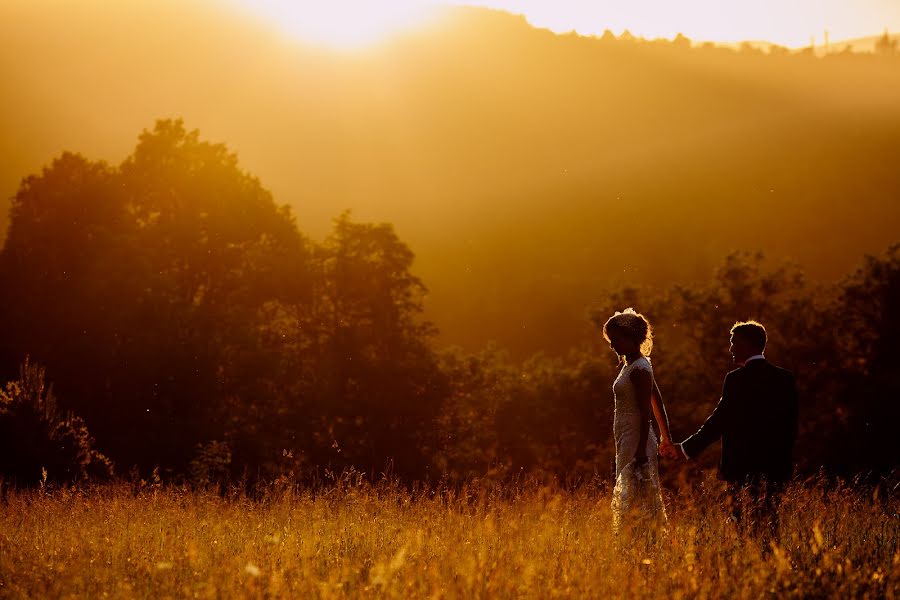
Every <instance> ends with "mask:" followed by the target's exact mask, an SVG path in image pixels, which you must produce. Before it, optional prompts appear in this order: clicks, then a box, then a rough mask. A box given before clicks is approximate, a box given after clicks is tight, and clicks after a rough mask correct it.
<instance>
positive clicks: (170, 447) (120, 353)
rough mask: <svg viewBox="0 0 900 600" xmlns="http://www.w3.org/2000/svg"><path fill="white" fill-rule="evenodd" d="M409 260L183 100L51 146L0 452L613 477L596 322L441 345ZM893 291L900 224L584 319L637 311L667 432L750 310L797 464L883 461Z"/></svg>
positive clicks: (226, 472) (47, 465)
mask: <svg viewBox="0 0 900 600" xmlns="http://www.w3.org/2000/svg"><path fill="white" fill-rule="evenodd" d="M413 261H414V254H413V252H412V250H411V249H410V248H409V247H408V246H407V245H406V244H404V242H403V241H402V240H400V239H399V238H398V236H397V234H396V233H395V231H394V229H393V227H392V226H391V225H389V224H373V223H362V222H357V221H355V220H354V219H353V218H352V215H350V214H347V213H345V214H342V215H340V216H338V217H337V218H336V219H335V220H334V223H333V227H332V230H331V232H330V234H329V235H328V236H327V237H325V239H323V240H321V241H316V240H313V239H311V238H310V237H308V236H307V235H304V233H303V232H302V231H301V230H300V228H299V227H298V224H297V222H296V220H295V218H294V216H293V214H292V212H291V210H290V209H289V208H288V207H287V206H285V205H279V204H277V203H276V202H275V200H274V199H273V197H272V195H271V194H270V193H269V192H267V191H266V189H265V188H264V187H263V186H262V185H261V183H260V182H259V180H258V179H256V178H255V177H253V176H252V175H251V174H249V173H246V172H244V171H242V170H241V168H240V167H239V165H238V161H237V157H236V155H234V154H233V153H232V152H230V151H229V150H228V148H227V147H226V146H224V145H222V144H213V143H209V142H206V141H204V140H202V139H201V138H200V135H199V133H198V132H197V131H189V130H187V129H186V128H185V126H184V124H183V123H182V122H181V121H178V120H164V121H159V122H157V123H156V125H155V127H154V128H153V129H152V130H149V131H145V132H144V133H143V134H142V135H141V136H140V138H139V141H138V144H137V146H136V147H135V149H134V151H133V152H132V153H131V154H130V155H129V156H128V157H127V158H126V159H125V160H124V161H123V162H122V163H121V164H119V165H117V166H112V165H108V164H105V163H103V162H96V161H91V160H88V159H86V158H84V157H83V156H80V155H78V154H72V153H65V154H63V155H62V156H60V157H59V158H57V159H56V160H54V161H53V162H52V164H51V165H49V166H48V167H46V168H45V169H44V170H43V172H41V173H40V174H37V175H32V176H29V177H27V178H25V179H24V180H23V181H22V184H21V186H20V188H19V190H18V192H17V194H16V196H15V198H14V199H13V202H12V206H11V209H10V221H9V230H8V235H7V238H6V243H5V246H4V247H3V250H2V253H0V282H2V284H3V285H2V292H0V369H2V372H0V376H2V378H3V380H5V381H7V382H9V383H8V384H7V385H6V387H5V389H4V391H3V392H0V432H2V434H3V435H0V446H2V447H0V457H2V458H0V468H2V475H3V476H4V477H6V478H7V479H10V480H14V481H16V482H19V483H22V484H34V483H36V482H38V481H40V480H41V479H42V478H43V479H46V478H48V477H49V478H50V479H56V480H63V481H71V480H79V479H85V478H90V477H98V476H105V475H109V474H112V473H117V474H119V475H126V474H128V473H129V472H132V471H135V470H136V472H138V473H142V474H146V473H149V472H151V471H152V470H153V469H155V468H159V469H160V470H161V471H162V472H163V473H166V474H167V475H168V476H170V477H184V478H189V479H192V480H195V481H200V482H209V481H224V480H229V479H233V478H245V479H249V480H253V481H259V480H271V479H274V478H277V477H291V478H295V479H297V480H303V479H306V478H310V477H315V476H321V474H322V473H324V472H326V471H329V470H330V471H341V470H343V469H346V468H349V467H353V468H356V469H359V470H360V471H362V472H365V473H369V474H372V475H373V476H377V475H379V474H381V473H384V472H387V471H390V472H392V473H394V474H395V475H397V476H399V477H401V478H403V479H405V480H409V481H412V480H438V479H443V478H450V479H454V480H464V479H470V478H473V477H479V478H485V477H488V478H493V477H496V478H502V477H506V476H510V475H513V474H517V473H523V472H527V473H531V474H540V475H542V476H546V477H553V478H559V479H562V478H569V477H590V476H593V475H595V474H598V473H599V474H600V475H603V476H606V475H609V473H610V472H611V463H612V460H613V455H614V452H613V448H612V441H611V435H612V433H611V432H612V393H611V389H610V386H611V384H612V380H613V379H614V376H615V372H616V369H617V366H616V361H615V357H614V356H613V355H612V353H611V351H609V350H608V349H606V348H605V347H604V346H603V345H602V344H601V342H600V336H599V332H598V335H597V343H596V344H591V345H585V346H582V347H576V348H572V349H571V351H570V352H569V354H568V355H566V356H565V357H556V358H551V357H548V356H543V355H537V356H534V357H533V358H531V359H529V360H527V361H524V362H521V363H518V362H514V361H512V360H510V358H509V357H508V355H506V354H505V352H504V351H503V349H502V348H499V347H497V346H495V345H489V346H487V347H485V348H484V349H483V350H481V351H479V352H475V353H471V352H463V351H461V350H459V349H452V348H451V349H438V348H436V344H435V342H434V339H435V334H436V328H435V326H434V325H433V324H432V323H430V322H428V320H427V319H426V318H425V315H424V313H423V300H424V298H425V295H426V294H427V288H426V286H425V284H424V283H423V281H421V280H420V279H419V278H418V277H416V276H415V274H414V269H413ZM497 277H498V278H500V277H502V273H497ZM898 300H900V245H895V246H893V247H891V248H889V249H888V250H887V251H886V252H885V253H884V254H883V255H880V256H877V257H868V258H866V259H865V261H864V262H863V264H862V265H861V266H860V267H859V268H858V270H857V271H855V272H854V273H852V274H851V275H849V276H848V277H847V278H845V279H844V280H843V281H841V282H839V283H838V284H834V285H830V286H824V285H811V284H809V283H808V282H807V281H806V280H805V279H804V277H803V274H802V272H800V271H799V269H798V268H796V267H792V266H790V265H771V264H769V262H767V261H766V260H765V259H764V258H763V257H762V256H761V255H758V254H733V255H731V256H728V257H727V259H726V260H725V262H724V263H723V265H722V266H721V268H720V269H719V270H718V271H717V272H716V273H715V274H714V276H713V277H712V278H711V279H710V280H709V281H708V282H707V283H706V284H704V285H697V286H691V287H680V286H672V287H670V288H667V289H643V288H635V287H632V288H627V287H626V288H620V289H617V290H610V293H609V295H608V296H606V297H605V298H604V300H603V301H602V303H601V304H599V305H594V306H592V307H590V308H589V310H588V311H587V312H586V317H585V318H591V319H593V320H594V321H595V322H597V323H598V324H599V323H602V321H603V320H605V318H606V317H607V316H608V315H609V314H611V313H612V311H613V310H616V309H621V308H624V307H625V306H632V305H633V306H635V307H637V308H639V310H641V311H642V312H644V314H647V315H648V316H649V317H650V318H651V320H652V321H653V322H654V324H655V326H656V335H657V341H656V345H655V349H654V354H653V359H654V365H655V370H656V371H657V375H658V378H659V384H660V387H661V388H662V390H663V393H664V394H665V395H666V397H667V399H668V405H669V410H670V416H671V418H672V421H673V425H674V427H675V431H676V432H679V431H680V433H681V434H682V435H684V434H688V433H690V432H691V431H692V430H693V428H695V427H696V426H698V425H699V424H700V422H702V419H703V418H704V417H705V415H706V414H708V412H709V411H710V410H711V408H712V406H713V405H714V403H715V401H716V400H717V393H718V389H717V387H718V385H719V382H720V381H721V378H722V376H723V375H724V373H725V372H726V371H727V370H728V369H729V368H730V367H729V357H728V354H727V337H728V329H729V327H730V325H731V323H732V322H734V321H735V320H738V319H746V318H757V319H759V320H761V321H763V322H764V323H765V324H766V325H767V326H768V327H769V328H770V340H771V341H770V349H769V355H770V356H771V358H772V359H773V360H775V362H777V363H779V364H782V365H784V366H785V367H788V368H791V369H792V370H794V371H795V373H796V374H797V376H798V381H799V382H800V385H801V395H802V399H803V400H802V408H801V413H802V414H801V417H802V419H801V421H802V422H801V438H800V443H799V447H798V456H799V457H800V458H801V460H800V464H801V467H802V468H803V469H805V470H807V471H811V470H816V469H818V468H819V467H822V466H824V467H826V468H827V469H829V470H831V471H834V472H839V473H852V472H855V471H859V470H863V469H865V470H872V471H875V472H884V471H886V470H889V469H890V468H892V467H894V466H896V465H897V464H898V462H900V460H898V458H900V457H898V451H897V448H896V444H895V443H894V442H893V437H892V424H893V423H896V422H897V418H898V416H900V414H898V402H897V399H898V395H900V380H898V373H897V369H896V365H897V364H900V362H898V350H897V348H896V345H895V344H894V343H893V340H895V339H897V335H898V334H900V331H898V329H900V326H898V320H897V318H896V316H895V314H894V313H893V312H892V310H891V309H892V308H893V307H896V306H900V302H898ZM521 302H522V303H523V304H524V305H526V306H527V303H528V298H521ZM51 384H52V385H51ZM711 458H712V457H707V460H710V459H711Z"/></svg>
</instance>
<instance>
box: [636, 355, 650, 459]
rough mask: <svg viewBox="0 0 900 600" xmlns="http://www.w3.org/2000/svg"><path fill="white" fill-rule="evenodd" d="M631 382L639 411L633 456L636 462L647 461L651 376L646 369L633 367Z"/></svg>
mask: <svg viewBox="0 0 900 600" xmlns="http://www.w3.org/2000/svg"><path fill="white" fill-rule="evenodd" d="M631 383H632V385H634V394H635V401H636V402H637V407H638V411H639V412H640V415H641V417H640V424H641V429H640V437H639V438H638V447H637V452H636V453H635V455H634V458H635V459H636V460H637V462H638V463H645V462H647V437H648V436H649V435H650V413H651V408H650V405H651V402H652V400H651V398H652V396H653V377H652V376H651V375H650V373H648V372H647V371H644V370H642V369H635V370H634V371H632V372H631Z"/></svg>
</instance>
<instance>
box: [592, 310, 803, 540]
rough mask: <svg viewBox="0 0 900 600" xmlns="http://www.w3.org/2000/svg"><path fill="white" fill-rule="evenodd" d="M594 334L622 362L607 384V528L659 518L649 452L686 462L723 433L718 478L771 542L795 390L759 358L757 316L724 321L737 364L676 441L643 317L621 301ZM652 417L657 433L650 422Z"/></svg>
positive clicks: (737, 516)
mask: <svg viewBox="0 0 900 600" xmlns="http://www.w3.org/2000/svg"><path fill="white" fill-rule="evenodd" d="M603 337H604V338H605V339H606V340H607V341H608V342H609V344H610V347H611V348H612V349H613V350H614V351H615V352H616V354H618V355H619V357H620V358H621V359H622V361H623V365H622V369H621V371H620V372H619V375H618V377H616V380H615V382H614V383H613V395H614V398H615V413H614V414H615V417H614V421H613V437H614V439H615V444H616V483H615V487H614V489H613V498H612V508H613V527H614V530H615V531H616V533H619V532H620V531H621V530H622V528H623V526H625V525H630V526H635V525H639V524H640V525H642V526H643V525H646V526H647V527H653V526H659V525H664V524H665V521H666V515H665V508H664V507H663V503H662V496H661V494H660V487H659V471H658V463H657V455H659V456H662V457H664V458H666V459H670V460H691V459H693V458H694V457H696V456H697V455H699V454H700V453H701V452H702V451H703V450H704V449H705V448H706V447H707V446H709V445H711V444H712V443H713V442H716V441H718V440H720V439H721V440H722V455H721V459H720V461H719V471H718V475H719V478H720V479H722V480H724V481H725V482H726V483H727V485H728V490H729V495H730V496H731V497H732V502H731V514H732V518H733V519H734V520H735V521H736V522H737V523H738V524H739V525H740V526H741V527H742V528H744V529H747V530H749V531H751V532H754V533H758V534H760V535H761V536H762V537H763V541H764V542H768V541H771V538H772V536H773V535H774V534H775V532H776V530H777V527H778V520H777V511H776V508H777V502H778V496H779V494H780V490H781V487H782V486H783V484H784V483H785V482H787V481H788V480H789V479H790V477H791V475H792V472H793V461H792V451H793V447H794V441H795V439H796V437H797V418H798V417H797V413H798V398H797V387H796V383H795V381H794V376H793V375H792V374H791V373H790V372H789V371H786V370H784V369H781V368H779V367H776V366H775V365H773V364H772V363H770V362H769V361H767V360H766V358H765V356H764V355H763V352H764V350H765V347H766V330H765V328H764V327H763V326H762V324H760V323H758V322H756V321H746V322H740V323H736V324H735V325H734V326H733V327H732V328H731V356H732V359H733V360H734V363H735V364H736V365H737V368H736V369H735V370H733V371H731V372H729V373H728V374H727V375H726V376H725V383H724V384H723V386H722V397H721V399H720V400H719V403H718V405H717V406H716V408H715V410H713V412H712V414H711V415H709V417H708V418H707V419H706V422H705V423H704V424H703V426H702V427H700V429H699V430H698V431H697V432H696V433H695V434H694V435H692V436H690V437H688V438H687V439H685V440H684V441H682V442H680V443H674V442H673V441H672V439H671V436H670V434H669V422H668V417H667V416H666V409H665V405H664V404H663V399H662V394H661V393H660V391H659V387H658V386H657V385H656V380H655V379H654V377H653V367H652V365H651V364H650V359H649V356H650V350H651V348H652V346H653V334H652V330H651V327H650V323H649V321H647V319H646V318H645V317H644V316H643V315H641V314H639V313H637V312H635V311H634V309H631V308H629V309H626V310H625V311H623V312H617V313H616V314H615V315H613V316H612V317H610V319H609V320H608V321H606V324H605V325H604V326H603ZM651 420H653V421H656V424H657V427H658V428H659V436H660V439H659V441H657V439H656V433H655V432H654V430H653V427H652V426H651V423H650V422H651Z"/></svg>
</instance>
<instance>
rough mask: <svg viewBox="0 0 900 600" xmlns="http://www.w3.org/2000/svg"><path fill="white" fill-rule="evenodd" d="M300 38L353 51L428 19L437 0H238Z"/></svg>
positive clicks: (243, 5) (240, 3) (251, 10)
mask: <svg viewBox="0 0 900 600" xmlns="http://www.w3.org/2000/svg"><path fill="white" fill-rule="evenodd" d="M235 1H236V2H238V4H239V5H240V6H241V7H243V8H245V9H246V10H248V11H250V12H252V13H253V14H256V15H258V16H260V17H262V18H264V19H266V20H268V21H270V22H271V23H273V24H275V25H276V26H278V27H279V28H281V29H282V30H283V31H284V32H285V33H287V34H289V35H292V36H295V37H297V38H298V39H299V40H301V41H304V42H308V43H313V44H318V45H322V46H328V47H331V48H335V49H343V50H347V49H349V50H352V49H360V48H365V47H368V46H371V45H373V44H377V43H379V42H381V41H384V40H385V39H387V38H389V37H390V36H392V35H394V34H397V33H400V32H402V31H406V30H410V29H414V28H415V27H417V26H420V25H422V24H424V23H425V22H427V21H428V20H429V18H430V17H431V16H432V13H433V9H434V8H435V6H436V2H434V0H390V1H389V2H380V1H373V0H327V1H321V0H299V1H296V0H295V1H291V0H235Z"/></svg>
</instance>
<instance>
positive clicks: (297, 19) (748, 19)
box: [230, 0, 900, 50]
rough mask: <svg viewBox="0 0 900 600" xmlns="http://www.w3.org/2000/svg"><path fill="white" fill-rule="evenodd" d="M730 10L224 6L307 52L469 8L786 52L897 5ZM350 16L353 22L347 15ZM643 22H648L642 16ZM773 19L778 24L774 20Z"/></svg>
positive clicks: (861, 31)
mask: <svg viewBox="0 0 900 600" xmlns="http://www.w3.org/2000/svg"><path fill="white" fill-rule="evenodd" d="M732 5H733V6H731V7H730V10H728V11H726V12H721V13H718V14H717V13H716V10H717V9H718V8H719V5H718V4H716V5H713V4H712V3H710V2H708V1H707V0H690V1H689V2H686V3H680V4H679V5H678V6H677V7H673V6H671V5H670V4H669V3H665V2H659V1H658V0H643V1H642V2H639V3H632V4H629V5H628V6H626V7H621V6H616V7H613V6H609V5H603V4H600V5H590V6H587V5H585V4H584V3H581V2H571V1H569V2H562V3H560V2H553V3H548V2H544V1H541V0H403V1H402V2H392V3H391V4H390V5H389V6H388V7H387V8H385V7H383V6H380V7H378V8H373V7H372V5H371V4H367V3H364V2H359V1H358V0H344V1H343V2H339V3H330V4H329V5H328V7H327V8H322V7H321V5H315V3H306V2H299V3H298V2H288V1H286V0H262V1H260V0H254V1H253V2H250V1H249V0H230V6H231V8H232V9H233V10H235V11H237V12H239V13H242V14H244V15H245V16H248V17H250V18H254V17H255V18H256V20H258V21H261V22H263V23H265V24H266V25H267V26H268V27H271V28H275V29H279V30H280V31H281V32H282V33H283V34H285V35H286V36H288V37H292V38H297V39H299V40H301V41H304V42H309V43H312V44H314V45H319V46H323V47H332V48H344V49H354V50H365V49H368V48H371V47H372V46H375V45H377V44H379V43H381V42H384V41H386V40H389V39H391V38H392V37H394V36H396V35H397V34H400V33H404V32H414V31H416V30H418V29H421V28H423V27H426V26H428V25H432V24H435V23H439V22H440V17H439V16H438V10H439V9H446V8H459V7H472V8H484V9H491V10H498V11H502V12H506V13H509V14H512V15H518V16H522V17H524V18H525V19H526V21H527V22H528V23H529V24H530V25H531V26H533V27H535V28H538V29H547V30H549V31H552V32H553V33H555V34H557V35H561V34H567V33H572V32H574V33H577V34H578V35H582V36H585V37H594V36H600V35H602V34H603V33H604V32H605V31H607V30H608V31H611V32H613V33H614V34H615V35H616V36H620V35H622V34H623V33H624V32H626V31H627V32H629V33H630V34H631V35H633V36H635V37H637V38H642V39H647V40H653V39H673V38H675V37H676V36H677V35H678V34H682V35H684V36H686V37H688V38H689V39H691V40H692V41H694V42H696V43H707V42H712V43H717V44H723V45H736V44H741V43H744V42H749V43H759V44H774V45H779V46H784V47H787V48H791V49H800V48H806V47H810V46H813V47H825V46H828V45H829V44H836V45H841V44H844V43H847V42H852V41H856V40H860V39H868V38H873V37H877V36H879V35H881V34H882V33H883V32H884V31H887V32H889V33H890V32H891V31H897V30H900V4H896V3H893V4H892V3H891V2H889V1H888V0H874V1H873V2H870V3H869V4H868V6H866V7H862V8H860V7H859V6H852V7H851V6H846V5H844V4H843V3H841V2H838V1H837V0H828V1H826V2H824V3H823V2H813V1H812V0H802V1H794V2H792V3H790V4H786V3H783V2H768V3H767V2H762V3H760V2H754V3H749V2H747V3H744V2H732ZM348 13H353V14H355V15H356V17H355V18H354V17H349V18H348V16H347V14H348ZM648 15H649V16H648ZM773 15H774V16H776V17H777V18H773Z"/></svg>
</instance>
